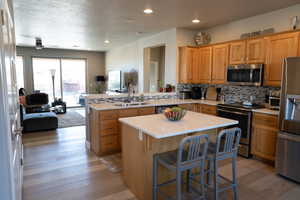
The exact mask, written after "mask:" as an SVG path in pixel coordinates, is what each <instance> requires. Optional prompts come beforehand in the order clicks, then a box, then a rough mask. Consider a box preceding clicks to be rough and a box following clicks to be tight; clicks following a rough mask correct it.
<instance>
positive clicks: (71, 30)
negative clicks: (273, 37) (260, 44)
mask: <svg viewBox="0 0 300 200" xmlns="http://www.w3.org/2000/svg"><path fill="white" fill-rule="evenodd" d="M297 3H300V0H14V7H15V21H16V39H17V45H21V46H33V45H34V44H35V39H34V38H35V37H41V38H42V40H43V44H44V45H45V46H46V47H49V48H66V49H83V50H96V51H106V50H109V49H111V48H113V47H117V46H119V45H122V44H125V43H128V42H130V41H133V40H135V39H137V38H139V37H144V36H145V35H148V34H153V33H156V32H160V31H163V30H166V29H169V28H174V27H185V28H190V29H202V28H208V27H212V26H215V25H218V24H224V23H227V22H230V21H233V20H237V19H241V18H246V17H250V16H254V15H258V14H262V13H265V12H269V11H272V10H277V9H280V8H284V7H288V6H290V5H294V4H297ZM146 7H151V8H152V9H153V10H154V13H153V14H152V15H150V16H148V15H145V14H144V13H143V10H144V8H146ZM195 17H197V18H199V19H200V20H201V23H199V24H196V25H195V24H192V22H191V20H192V19H193V18H195ZM105 39H108V40H110V41H111V43H110V44H104V42H103V41H104V40H105ZM74 45H77V46H79V47H74Z"/></svg>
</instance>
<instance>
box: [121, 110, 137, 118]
mask: <svg viewBox="0 0 300 200" xmlns="http://www.w3.org/2000/svg"><path fill="white" fill-rule="evenodd" d="M135 116H138V109H137V108H130V109H122V110H120V111H119V118H122V117H135Z"/></svg>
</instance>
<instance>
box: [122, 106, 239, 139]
mask: <svg viewBox="0 0 300 200" xmlns="http://www.w3.org/2000/svg"><path fill="white" fill-rule="evenodd" d="M119 121H120V122H122V123H124V124H127V125H129V126H131V127H133V128H136V129H138V130H140V131H142V132H143V133H145V134H148V135H150V136H152V137H154V138H156V139H161V138H167V137H172V136H177V135H183V134H188V133H193V132H200V131H206V130H210V129H215V128H221V127H226V126H231V125H236V124H238V121H236V120H231V119H226V118H221V117H216V116H213V115H207V114H202V113H196V112H191V111H188V112H187V113H186V116H185V117H184V118H183V119H182V120H180V121H177V122H172V121H169V120H168V119H167V118H166V117H165V116H164V115H163V114H154V115H146V116H137V117H129V118H120V119H119ZM154 124H155V126H153V125H154Z"/></svg>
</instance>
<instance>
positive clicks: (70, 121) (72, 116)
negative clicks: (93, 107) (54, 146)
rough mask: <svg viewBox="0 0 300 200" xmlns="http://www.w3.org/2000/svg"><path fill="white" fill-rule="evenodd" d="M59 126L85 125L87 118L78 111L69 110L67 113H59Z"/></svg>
mask: <svg viewBox="0 0 300 200" xmlns="http://www.w3.org/2000/svg"><path fill="white" fill-rule="evenodd" d="M57 118H58V128H66V127H72V126H83V125H85V118H84V117H83V116H82V115H81V114H79V113H78V112H76V111H73V110H68V111H67V113H65V114H58V115H57Z"/></svg>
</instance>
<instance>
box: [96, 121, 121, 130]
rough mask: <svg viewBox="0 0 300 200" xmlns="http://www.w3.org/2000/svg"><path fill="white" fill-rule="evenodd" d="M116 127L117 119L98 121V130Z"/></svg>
mask: <svg viewBox="0 0 300 200" xmlns="http://www.w3.org/2000/svg"><path fill="white" fill-rule="evenodd" d="M117 127H118V120H116V119H113V120H104V121H101V122H100V130H106V129H113V128H117Z"/></svg>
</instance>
